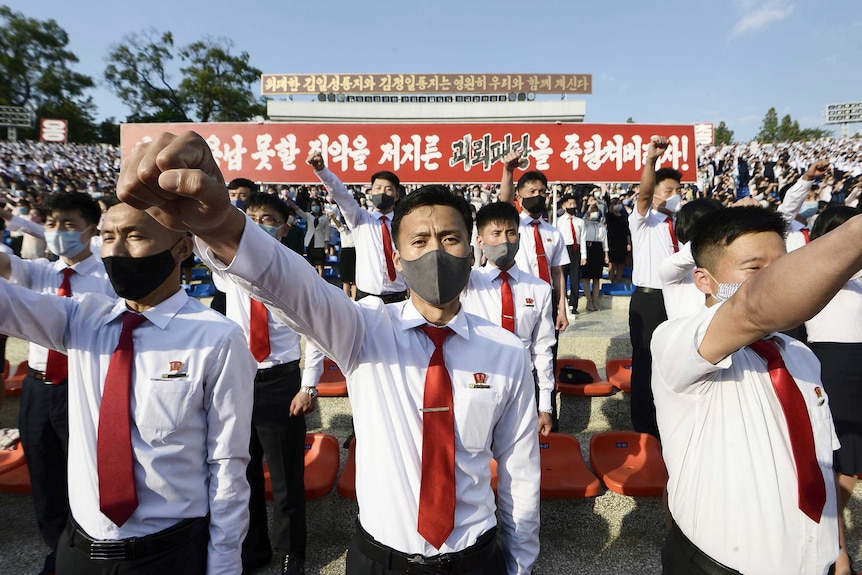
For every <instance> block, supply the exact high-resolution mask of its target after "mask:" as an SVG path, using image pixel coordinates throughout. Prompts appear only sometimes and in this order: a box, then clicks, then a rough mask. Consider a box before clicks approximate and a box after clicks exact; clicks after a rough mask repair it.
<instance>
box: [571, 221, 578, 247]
mask: <svg viewBox="0 0 862 575" xmlns="http://www.w3.org/2000/svg"><path fill="white" fill-rule="evenodd" d="M569 226H571V228H572V245H574V247H575V249H578V234H576V233H575V218H574V216H569Z"/></svg>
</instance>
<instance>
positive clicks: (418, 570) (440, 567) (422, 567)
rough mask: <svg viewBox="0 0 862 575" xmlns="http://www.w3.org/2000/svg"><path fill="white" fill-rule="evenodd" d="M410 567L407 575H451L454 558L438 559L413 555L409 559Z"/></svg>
mask: <svg viewBox="0 0 862 575" xmlns="http://www.w3.org/2000/svg"><path fill="white" fill-rule="evenodd" d="M407 565H408V566H409V567H408V569H407V571H406V573H407V575H414V574H415V575H451V574H452V573H453V571H452V566H453V562H452V558H451V557H447V556H446V555H440V556H438V557H425V556H423V555H413V556H412V557H408V558H407Z"/></svg>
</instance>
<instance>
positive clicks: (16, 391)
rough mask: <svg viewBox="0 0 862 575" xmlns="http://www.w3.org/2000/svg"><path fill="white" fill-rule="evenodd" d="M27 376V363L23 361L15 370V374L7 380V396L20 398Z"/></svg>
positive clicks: (4, 383)
mask: <svg viewBox="0 0 862 575" xmlns="http://www.w3.org/2000/svg"><path fill="white" fill-rule="evenodd" d="M26 376H27V362H26V361H22V362H21V363H19V364H18V367H16V368H15V373H14V374H12V375H10V376H9V377H7V378H5V380H4V382H3V385H4V386H5V388H6V395H8V396H18V395H21V387H23V385H24V377H26Z"/></svg>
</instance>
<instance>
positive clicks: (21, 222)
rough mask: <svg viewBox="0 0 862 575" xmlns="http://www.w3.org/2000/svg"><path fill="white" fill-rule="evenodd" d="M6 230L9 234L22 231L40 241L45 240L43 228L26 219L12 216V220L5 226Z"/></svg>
mask: <svg viewBox="0 0 862 575" xmlns="http://www.w3.org/2000/svg"><path fill="white" fill-rule="evenodd" d="M6 229H8V230H9V231H10V232H16V231H22V232H24V233H25V234H29V235H31V236H33V237H36V238H39V239H42V240H44V239H45V226H43V225H41V224H37V223H36V222H32V221H30V220H28V219H26V218H22V217H21V216H12V219H11V220H10V221H9V223H8V224H6Z"/></svg>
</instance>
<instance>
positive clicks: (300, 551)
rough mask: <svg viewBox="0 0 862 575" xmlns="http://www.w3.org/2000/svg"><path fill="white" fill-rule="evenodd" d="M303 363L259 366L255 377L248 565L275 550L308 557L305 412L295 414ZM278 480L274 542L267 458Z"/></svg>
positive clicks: (246, 548) (245, 548)
mask: <svg viewBox="0 0 862 575" xmlns="http://www.w3.org/2000/svg"><path fill="white" fill-rule="evenodd" d="M300 382H301V378H300V371H299V362H298V361H295V362H291V363H289V364H284V365H280V366H276V367H274V368H270V369H266V370H258V375H257V376H256V377H255V380H254V409H253V412H252V419H251V421H252V430H251V445H250V446H249V452H250V454H251V461H250V462H249V465H248V470H247V472H246V477H247V478H248V482H249V485H250V487H251V500H250V502H249V512H250V517H249V527H248V534H247V535H246V537H245V541H244V542H243V545H242V562H243V565H244V566H252V565H259V564H261V563H266V562H268V557H269V556H270V553H271V550H272V549H273V548H274V549H275V550H276V552H278V553H285V554H290V555H292V556H297V557H298V558H300V559H304V557H305V544H306V539H307V532H306V526H305V478H304V473H305V417H303V416H299V417H294V416H290V415H288V414H289V413H290V402H291V401H293V398H294V396H295V395H296V394H297V393H299V389H300ZM264 456H266V462H267V465H268V466H269V473H270V481H271V482H272V503H273V519H272V536H271V540H272V545H271V546H270V538H269V537H267V524H268V522H267V516H266V499H265V489H264V480H263V458H264Z"/></svg>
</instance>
